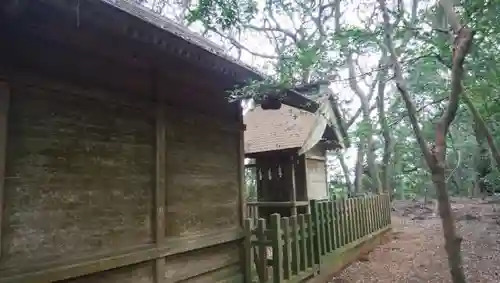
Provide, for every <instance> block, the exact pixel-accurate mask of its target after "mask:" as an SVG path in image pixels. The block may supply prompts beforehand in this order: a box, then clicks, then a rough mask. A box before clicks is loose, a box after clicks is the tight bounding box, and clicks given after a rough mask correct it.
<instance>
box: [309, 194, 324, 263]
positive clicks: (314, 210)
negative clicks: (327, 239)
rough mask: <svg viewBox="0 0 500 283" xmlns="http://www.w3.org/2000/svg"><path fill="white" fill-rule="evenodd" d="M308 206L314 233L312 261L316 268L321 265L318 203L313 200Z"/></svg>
mask: <svg viewBox="0 0 500 283" xmlns="http://www.w3.org/2000/svg"><path fill="white" fill-rule="evenodd" d="M309 205H310V206H311V217H312V223H311V225H312V227H313V231H314V237H313V247H312V248H313V251H314V258H313V261H314V263H315V264H317V265H318V266H319V265H320V263H321V250H322V248H321V244H322V241H321V228H320V226H321V222H320V218H319V211H318V210H319V209H318V202H317V200H315V199H313V200H311V201H310V203H309Z"/></svg>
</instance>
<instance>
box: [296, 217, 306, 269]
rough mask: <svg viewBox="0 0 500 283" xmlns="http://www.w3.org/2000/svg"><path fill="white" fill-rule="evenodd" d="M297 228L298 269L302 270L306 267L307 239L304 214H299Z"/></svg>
mask: <svg viewBox="0 0 500 283" xmlns="http://www.w3.org/2000/svg"><path fill="white" fill-rule="evenodd" d="M298 217H299V229H300V253H299V254H300V256H299V258H300V270H301V271H304V270H306V268H307V266H308V265H307V239H306V235H307V232H306V229H307V227H306V221H305V217H304V214H299V216H298Z"/></svg>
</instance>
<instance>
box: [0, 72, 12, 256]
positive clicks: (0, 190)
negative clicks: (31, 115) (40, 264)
mask: <svg viewBox="0 0 500 283" xmlns="http://www.w3.org/2000/svg"><path fill="white" fill-rule="evenodd" d="M9 106H10V89H9V85H8V84H7V82H5V81H0V256H1V254H2V250H1V247H2V245H1V244H2V220H3V207H4V205H3V197H4V187H5V168H6V162H7V160H6V159H7V135H8V131H7V130H8V129H7V128H8V118H9Z"/></svg>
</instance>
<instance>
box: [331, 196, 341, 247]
mask: <svg viewBox="0 0 500 283" xmlns="http://www.w3.org/2000/svg"><path fill="white" fill-rule="evenodd" d="M338 203H339V202H338V200H337V198H336V197H335V198H334V201H333V214H334V215H335V218H334V229H335V246H334V247H335V249H338V248H340V215H339V206H338Z"/></svg>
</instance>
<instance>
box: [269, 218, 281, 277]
mask: <svg viewBox="0 0 500 283" xmlns="http://www.w3.org/2000/svg"><path fill="white" fill-rule="evenodd" d="M270 222H271V243H272V248H273V261H272V262H273V282H274V283H281V280H282V279H283V277H282V270H283V250H282V247H283V245H282V242H283V241H282V240H281V225H280V215H279V214H278V213H273V214H272V215H271V221H270Z"/></svg>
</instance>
